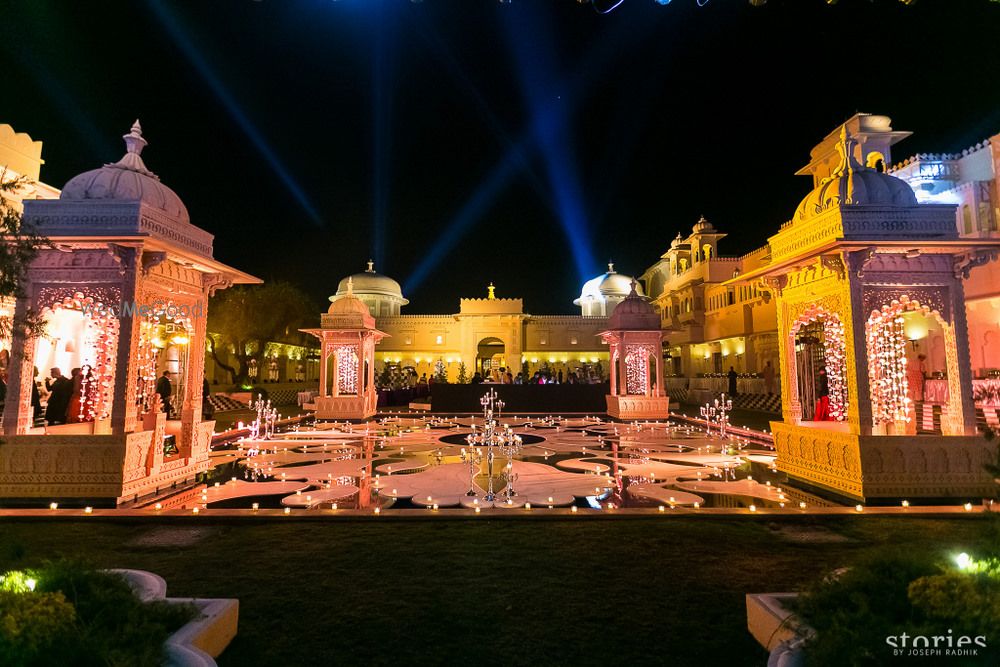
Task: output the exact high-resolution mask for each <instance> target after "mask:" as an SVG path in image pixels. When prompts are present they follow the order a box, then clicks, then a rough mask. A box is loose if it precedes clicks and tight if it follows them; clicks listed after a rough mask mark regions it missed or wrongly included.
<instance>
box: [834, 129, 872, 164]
mask: <svg viewBox="0 0 1000 667" xmlns="http://www.w3.org/2000/svg"><path fill="white" fill-rule="evenodd" d="M857 145H858V142H857V141H856V140H855V139H854V137H853V136H851V131H850V130H849V129H847V123H844V125H842V126H841V128H840V141H839V142H838V143H837V150H838V151H839V152H840V166H838V167H837V169H836V171H835V172H834V175H835V176H841V175H843V174H849V173H852V172H857V171H865V167H864V166H862V165H861V163H859V162H858V160H857V158H856V157H854V149H855V147H856V146H857Z"/></svg>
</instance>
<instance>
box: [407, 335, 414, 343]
mask: <svg viewBox="0 0 1000 667" xmlns="http://www.w3.org/2000/svg"><path fill="white" fill-rule="evenodd" d="M406 344H407V345H413V336H406Z"/></svg>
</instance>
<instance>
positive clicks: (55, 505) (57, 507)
mask: <svg viewBox="0 0 1000 667" xmlns="http://www.w3.org/2000/svg"><path fill="white" fill-rule="evenodd" d="M49 509H50V510H56V509H59V503H49Z"/></svg>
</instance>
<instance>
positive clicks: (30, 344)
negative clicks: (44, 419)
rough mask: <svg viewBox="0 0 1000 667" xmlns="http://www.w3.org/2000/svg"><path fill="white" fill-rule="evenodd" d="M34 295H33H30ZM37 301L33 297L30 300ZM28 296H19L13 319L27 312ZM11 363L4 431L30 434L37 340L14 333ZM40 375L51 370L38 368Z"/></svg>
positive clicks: (18, 318) (14, 433)
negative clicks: (25, 297)
mask: <svg viewBox="0 0 1000 667" xmlns="http://www.w3.org/2000/svg"><path fill="white" fill-rule="evenodd" d="M30 296H33V295H30ZM31 302H34V298H32V299H31ZM28 303H29V300H28V299H18V300H17V303H16V304H15V306H14V320H15V321H17V320H20V319H21V318H23V317H24V316H25V315H26V314H27V312H28ZM10 359H11V363H10V365H9V366H8V376H7V402H6V403H5V405H4V412H3V432H4V433H5V434H7V435H17V434H23V433H27V432H28V429H29V428H31V426H32V424H33V422H32V414H31V386H32V384H34V382H35V378H34V375H35V369H34V365H35V341H34V340H33V339H27V338H25V337H24V336H19V335H15V336H14V337H13V340H12V341H11V350H10ZM15 360H20V363H18V362H15ZM38 372H39V374H40V375H41V374H42V373H47V372H48V369H41V368H39V369H38Z"/></svg>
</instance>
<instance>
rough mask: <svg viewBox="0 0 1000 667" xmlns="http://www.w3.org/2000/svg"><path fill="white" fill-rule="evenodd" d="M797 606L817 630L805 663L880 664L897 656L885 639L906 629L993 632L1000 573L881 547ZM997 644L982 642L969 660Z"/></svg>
mask: <svg viewBox="0 0 1000 667" xmlns="http://www.w3.org/2000/svg"><path fill="white" fill-rule="evenodd" d="M990 562H991V561H983V562H982V563H986V564H988V563H990ZM793 608H794V610H795V611H796V612H797V613H798V615H799V617H800V619H801V620H802V621H804V622H805V623H806V624H807V625H808V626H809V627H811V628H812V629H813V630H815V635H814V636H812V637H810V638H809V640H808V641H807V644H806V646H807V648H806V653H805V658H806V664H808V665H834V664H835V665H880V664H884V663H886V662H888V661H890V660H891V659H892V657H893V653H892V651H893V646H892V645H890V644H889V643H888V642H887V639H888V638H889V637H896V638H897V642H898V638H899V637H901V636H902V635H903V634H904V633H905V634H906V635H908V636H909V637H911V638H912V637H915V636H918V635H922V636H925V637H931V638H933V637H936V636H937V637H941V641H942V642H944V641H945V639H946V638H947V637H949V636H952V637H956V638H957V637H961V636H963V635H965V636H970V637H975V636H977V635H984V636H985V637H987V638H989V639H991V640H992V639H993V636H995V629H996V628H997V627H998V626H1000V578H998V577H997V576H996V572H994V571H993V570H992V569H989V568H986V567H985V566H984V567H983V569H982V570H981V571H979V572H970V571H966V572H958V571H954V570H953V569H951V568H945V569H943V568H941V567H940V564H939V563H937V562H936V561H935V558H934V556H933V555H932V554H926V553H925V554H915V555H913V554H909V555H895V554H894V555H885V554H878V555H875V556H872V557H870V558H868V559H866V560H863V561H862V562H860V563H858V564H856V565H854V566H853V567H851V568H850V569H849V570H847V571H845V572H843V573H842V574H841V575H840V576H836V577H828V578H826V579H824V580H823V581H822V582H820V583H818V584H816V585H815V586H814V587H812V588H811V589H809V590H807V591H806V592H804V593H803V594H802V595H801V596H799V598H798V600H796V602H795V603H794V604H793ZM911 647H912V644H910V645H909V646H908V647H907V648H911ZM996 652H997V648H996V647H994V646H990V647H988V648H986V649H980V650H979V653H978V655H977V656H975V659H974V660H973V663H972V664H979V661H981V660H983V659H985V658H987V656H989V657H990V658H993V657H996ZM955 664H964V663H963V662H961V660H959V661H958V662H956V663H955Z"/></svg>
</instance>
